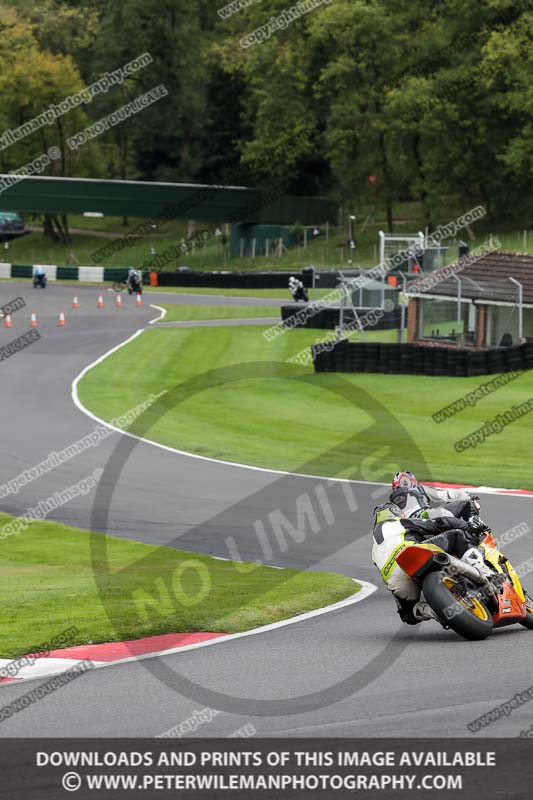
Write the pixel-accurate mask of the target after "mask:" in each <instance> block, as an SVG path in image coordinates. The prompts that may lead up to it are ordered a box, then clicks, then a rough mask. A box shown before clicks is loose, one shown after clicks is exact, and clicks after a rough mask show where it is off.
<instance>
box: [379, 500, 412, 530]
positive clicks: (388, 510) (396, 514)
mask: <svg viewBox="0 0 533 800" xmlns="http://www.w3.org/2000/svg"><path fill="white" fill-rule="evenodd" d="M404 516H405V514H404V512H403V511H402V509H401V508H400V507H399V506H397V505H396V503H382V504H381V505H379V506H376V507H375V509H374V526H375V525H378V524H379V523H380V522H398V520H399V519H403V517H404Z"/></svg>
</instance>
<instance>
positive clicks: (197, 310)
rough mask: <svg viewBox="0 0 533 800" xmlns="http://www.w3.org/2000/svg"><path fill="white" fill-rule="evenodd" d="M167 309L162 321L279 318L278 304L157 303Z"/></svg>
mask: <svg viewBox="0 0 533 800" xmlns="http://www.w3.org/2000/svg"><path fill="white" fill-rule="evenodd" d="M158 305H160V306H161V308H165V309H166V310H167V314H166V316H165V317H164V319H162V320H161V321H162V322H181V321H188V320H201V319H255V318H258V319H260V318H262V317H263V318H266V317H276V318H277V319H281V315H280V310H279V306H189V305H187V306H177V305H168V304H167V303H159V304H158Z"/></svg>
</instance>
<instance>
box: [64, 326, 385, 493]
mask: <svg viewBox="0 0 533 800" xmlns="http://www.w3.org/2000/svg"><path fill="white" fill-rule="evenodd" d="M146 330H148V329H147V328H139V329H138V330H137V331H135V333H133V334H132V335H131V336H129V337H128V338H127V339H124V341H123V342H120V343H119V344H117V345H115V347H112V348H111V349H110V350H107V352H105V353H104V354H103V355H101V356H100V357H99V358H97V359H96V360H95V361H92V362H91V363H90V364H88V365H87V366H86V367H84V368H83V369H82V371H81V372H80V373H79V374H78V375H77V376H76V377H75V378H74V380H73V381H72V387H71V398H72V402H73V403H74V405H75V406H76V408H77V409H78V411H81V412H82V413H83V414H85V415H86V416H87V417H90V418H91V419H92V420H94V421H95V422H98V424H99V425H104V426H105V427H106V428H110V429H111V430H113V431H116V432H117V433H120V434H122V436H129V437H130V438H132V439H137V441H139V442H144V444H149V445H152V446H153V447H158V448H159V449H160V450H166V451H167V452H169V453H177V454H178V455H180V456H186V457H187V458H195V459H197V460H198V461H208V462H210V463H212V464H223V465H224V466H228V467H237V468H238V469H248V470H251V471H253V472H265V473H267V474H270V475H289V476H294V477H296V478H314V479H316V480H320V481H333V482H335V483H362V484H365V485H368V486H388V484H387V483H380V482H377V481H362V480H350V479H348V478H331V477H326V476H324V475H309V474H305V473H301V472H287V471H285V470H281V469H268V468H267V467H255V466H251V465H250V464H241V463H239V462H237V461H225V460H223V459H220V458H210V457H209V456H201V455H198V454H197V453H190V452H188V451H187V450H178V448H177V447H171V446H170V445H167V444H161V442H155V441H154V440H153V439H145V438H144V437H143V436H137V435H136V434H134V433H129V432H128V431H125V430H122V428H117V427H116V425H111V424H110V423H109V422H106V420H104V419H102V418H101V417H98V416H96V414H93V413H92V411H89V409H88V408H86V406H84V405H83V403H82V402H81V400H80V398H79V394H78V385H79V382H80V381H81V379H82V378H83V377H84V376H85V375H86V374H87V373H88V372H89V370H91V369H92V368H93V367H96V366H98V364H101V363H102V362H103V361H105V359H106V358H108V357H109V356H111V355H113V353H116V352H117V350H120V349H121V348H122V347H125V346H126V345H127V344H129V343H130V342H132V341H133V340H134V339H136V338H137V337H138V336H140V335H141V333H144V332H145V331H146Z"/></svg>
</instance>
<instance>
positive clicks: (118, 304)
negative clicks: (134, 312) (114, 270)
mask: <svg viewBox="0 0 533 800" xmlns="http://www.w3.org/2000/svg"><path fill="white" fill-rule="evenodd" d="M115 305H116V306H117V308H122V295H121V294H120V292H119V293H118V294H117V300H116V302H115Z"/></svg>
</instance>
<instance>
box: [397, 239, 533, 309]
mask: <svg viewBox="0 0 533 800" xmlns="http://www.w3.org/2000/svg"><path fill="white" fill-rule="evenodd" d="M453 275H456V276H457V278H459V279H460V281H461V295H462V297H464V298H465V299H472V300H476V301H478V302H485V303H487V304H489V305H490V304H491V303H501V302H508V303H514V302H516V298H517V291H518V287H517V286H516V284H514V283H513V282H512V281H510V280H509V278H514V279H515V280H517V281H518V282H519V283H521V284H522V286H523V302H524V304H525V305H533V254H531V253H515V252H512V251H511V250H497V251H494V252H492V253H487V254H486V255H483V256H479V257H477V258H476V257H475V256H474V257H472V256H468V257H467V258H465V259H461V260H460V261H456V262H454V264H448V265H447V266H446V267H440V268H439V269H436V270H434V271H433V272H429V273H426V274H425V275H423V276H422V277H421V278H417V280H415V281H411V282H410V283H408V284H407V294H408V295H411V296H417V297H420V296H422V297H423V296H424V295H431V296H435V295H439V296H442V297H450V298H454V299H455V298H456V297H457V281H456V280H455V278H454V277H452V276H453Z"/></svg>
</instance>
